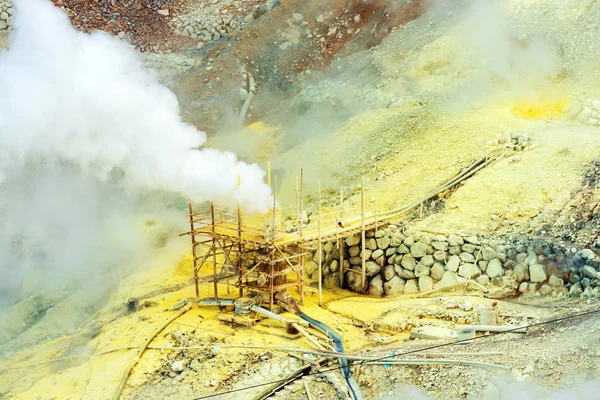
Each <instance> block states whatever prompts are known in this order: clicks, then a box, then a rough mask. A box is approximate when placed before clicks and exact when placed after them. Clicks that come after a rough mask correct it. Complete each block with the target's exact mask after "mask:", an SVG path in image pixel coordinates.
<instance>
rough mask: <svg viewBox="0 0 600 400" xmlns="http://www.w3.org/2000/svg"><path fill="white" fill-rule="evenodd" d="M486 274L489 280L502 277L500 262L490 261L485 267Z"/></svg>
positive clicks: (496, 260) (502, 270)
mask: <svg viewBox="0 0 600 400" xmlns="http://www.w3.org/2000/svg"><path fill="white" fill-rule="evenodd" d="M486 274H487V275H488V276H489V277H490V278H496V277H499V276H502V275H504V269H503V268H502V261H500V260H499V259H498V258H494V259H492V260H491V261H490V262H489V263H488V265H487V269H486Z"/></svg>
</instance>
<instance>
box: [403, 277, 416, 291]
mask: <svg viewBox="0 0 600 400" xmlns="http://www.w3.org/2000/svg"><path fill="white" fill-rule="evenodd" d="M417 293H419V287H418V286H417V281H416V280H415V279H411V280H409V281H406V283H405V284H404V294H417Z"/></svg>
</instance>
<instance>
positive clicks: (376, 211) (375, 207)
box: [375, 199, 377, 232]
mask: <svg viewBox="0 0 600 400" xmlns="http://www.w3.org/2000/svg"><path fill="white" fill-rule="evenodd" d="M375 232H377V199H375Z"/></svg>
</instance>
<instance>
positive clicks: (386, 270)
mask: <svg viewBox="0 0 600 400" xmlns="http://www.w3.org/2000/svg"><path fill="white" fill-rule="evenodd" d="M395 275H396V271H395V270H394V266H393V265H386V266H385V267H383V268H381V276H383V279H385V281H386V282H387V281H389V280H390V279H392V278H393V277H394V276H395Z"/></svg>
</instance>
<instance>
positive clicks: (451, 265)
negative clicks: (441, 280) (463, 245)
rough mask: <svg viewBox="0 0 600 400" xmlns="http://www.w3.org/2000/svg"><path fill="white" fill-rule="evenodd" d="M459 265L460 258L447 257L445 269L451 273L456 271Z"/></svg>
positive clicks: (454, 256) (455, 256)
mask: <svg viewBox="0 0 600 400" xmlns="http://www.w3.org/2000/svg"><path fill="white" fill-rule="evenodd" d="M459 265H460V258H459V257H458V256H457V255H453V256H450V257H448V262H447V263H446V269H447V270H448V271H451V272H456V271H458V266H459Z"/></svg>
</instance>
